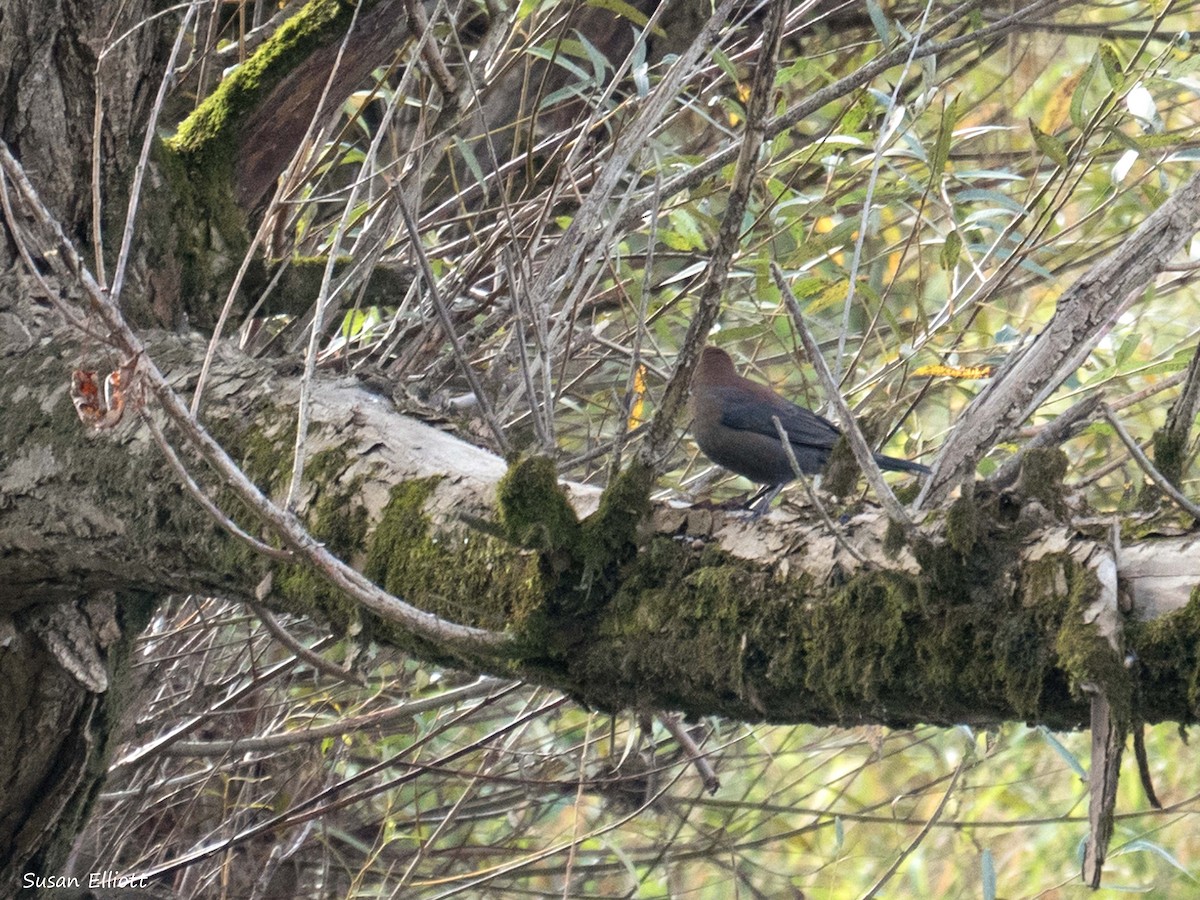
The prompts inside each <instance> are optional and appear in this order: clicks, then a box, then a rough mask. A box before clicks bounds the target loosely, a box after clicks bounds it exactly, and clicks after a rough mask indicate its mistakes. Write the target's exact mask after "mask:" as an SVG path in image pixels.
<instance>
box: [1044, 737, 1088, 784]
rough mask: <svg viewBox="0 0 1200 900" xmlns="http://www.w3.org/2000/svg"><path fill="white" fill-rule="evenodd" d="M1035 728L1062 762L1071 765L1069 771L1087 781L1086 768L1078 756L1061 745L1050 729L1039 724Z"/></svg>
mask: <svg viewBox="0 0 1200 900" xmlns="http://www.w3.org/2000/svg"><path fill="white" fill-rule="evenodd" d="M1037 730H1038V734H1040V735H1041V736H1042V740H1044V741H1045V742H1046V743H1047V744H1049V745H1050V746H1051V747H1053V748H1054V752H1055V753H1057V754H1058V755H1059V756H1061V757H1062V759H1063V762H1065V763H1066V764H1067V765H1068V766H1070V767H1071V771H1073V772H1074V773H1075V774H1076V775H1078V776H1079V777H1080V778H1081V779H1083V780H1084V781H1087V777H1088V776H1087V770H1086V769H1084V767H1083V764H1082V763H1080V762H1079V758H1078V757H1077V756H1075V754H1074V753H1072V752H1071V751H1070V750H1068V749H1067V748H1066V747H1065V746H1063V744H1062V742H1060V741H1059V739H1058V738H1056V737H1055V736H1054V735H1053V734H1051V732H1050V729H1049V728H1047V727H1046V726H1045V725H1039V726H1038V728H1037Z"/></svg>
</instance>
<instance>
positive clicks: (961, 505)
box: [946, 494, 982, 556]
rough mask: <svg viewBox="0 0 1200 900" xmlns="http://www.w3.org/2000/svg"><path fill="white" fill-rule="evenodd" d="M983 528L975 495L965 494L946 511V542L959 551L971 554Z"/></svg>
mask: <svg viewBox="0 0 1200 900" xmlns="http://www.w3.org/2000/svg"><path fill="white" fill-rule="evenodd" d="M981 528H982V522H981V516H980V513H979V509H978V507H976V505H975V499H974V498H973V497H968V496H967V495H966V494H964V495H963V496H961V497H959V498H958V499H957V500H955V501H954V503H952V504H951V506H950V509H949V511H948V512H947V513H946V542H947V543H948V544H949V545H950V546H951V547H953V548H954V549H955V550H956V551H958V553H960V554H961V555H963V556H968V555H970V553H971V551H972V550H974V549H975V544H976V542H977V541H978V540H979V531H980V529H981Z"/></svg>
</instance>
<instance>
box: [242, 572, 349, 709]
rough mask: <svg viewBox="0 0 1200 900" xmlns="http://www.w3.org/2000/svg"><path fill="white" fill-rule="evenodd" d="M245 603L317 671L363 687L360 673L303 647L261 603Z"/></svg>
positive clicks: (279, 639) (280, 638) (273, 634)
mask: <svg viewBox="0 0 1200 900" xmlns="http://www.w3.org/2000/svg"><path fill="white" fill-rule="evenodd" d="M268 578H270V576H268ZM246 605H247V606H249V607H250V608H251V609H252V610H254V614H255V615H256V616H258V618H259V619H260V620H261V621H262V623H263V625H264V626H265V627H266V629H267V631H269V632H271V636H272V637H273V638H275V640H277V641H279V643H281V644H283V646H285V647H287V648H288V650H290V651H291V652H292V653H294V654H296V657H297V658H298V659H300V660H301V661H303V662H306V663H308V664H309V665H310V666H312V667H313V668H314V669H316V670H317V671H318V672H324V673H325V674H326V675H328V676H330V677H331V678H336V679H337V680H338V681H348V682H350V683H351V684H357V685H359V686H360V687H364V686H365V685H366V683H367V682H366V679H364V678H363V677H362V676H361V675H356V674H355V673H354V672H351V671H349V670H348V669H343V668H342V667H341V666H337V665H334V664H333V663H331V662H330V661H329V660H327V659H326V658H325V657H323V656H321V654H319V653H314V652H313V651H312V650H310V649H309V648H308V647H305V646H304V645H303V644H302V643H300V642H299V641H298V640H296V638H294V637H292V635H291V633H290V632H288V630H287V629H286V628H284V627H283V625H281V624H280V622H279V620H278V619H276V618H275V616H274V615H273V614H272V613H271V611H270V610H269V609H267V608H266V607H265V606H263V605H262V604H261V603H252V602H250V601H247V602H246Z"/></svg>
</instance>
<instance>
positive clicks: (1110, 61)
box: [1097, 41, 1125, 93]
mask: <svg viewBox="0 0 1200 900" xmlns="http://www.w3.org/2000/svg"><path fill="white" fill-rule="evenodd" d="M1097 52H1098V53H1099V55H1100V65H1102V66H1103V67H1104V77H1106V78H1107V79H1108V83H1109V84H1110V85H1112V89H1113V90H1114V91H1115V92H1117V93H1120V92H1121V91H1123V90H1124V89H1125V72H1124V71H1123V70H1124V66H1122V65H1121V58H1120V57H1119V56H1117V48H1116V47H1115V46H1114V45H1113V44H1112V43H1110V42H1109V41H1104V42H1103V43H1102V44H1101V45H1100V49H1099V50H1098V51H1097Z"/></svg>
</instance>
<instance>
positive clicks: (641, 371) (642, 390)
mask: <svg viewBox="0 0 1200 900" xmlns="http://www.w3.org/2000/svg"><path fill="white" fill-rule="evenodd" d="M645 406H646V367H645V366H638V367H637V371H636V372H634V373H633V402H632V403H631V404H629V422H628V424H627V427H628V428H629V429H630V430H632V429H634V428H637V427H638V426H639V425H641V424H642V420H643V417H642V412H643V410H644V409H645Z"/></svg>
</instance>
